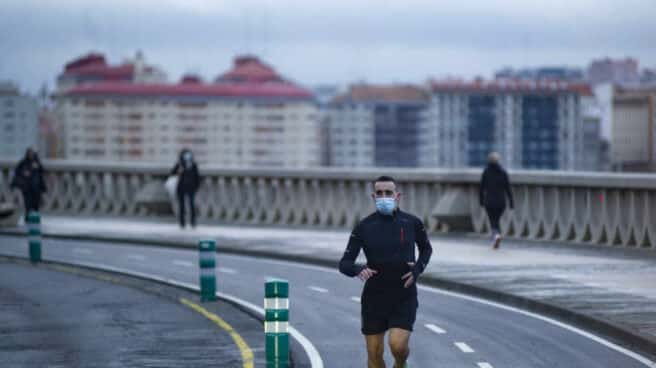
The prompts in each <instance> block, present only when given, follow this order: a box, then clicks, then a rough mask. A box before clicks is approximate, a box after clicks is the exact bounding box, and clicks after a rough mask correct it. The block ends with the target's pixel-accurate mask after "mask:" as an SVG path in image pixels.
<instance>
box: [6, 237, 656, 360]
mask: <svg viewBox="0 0 656 368" xmlns="http://www.w3.org/2000/svg"><path fill="white" fill-rule="evenodd" d="M0 253H4V254H14V255H22V256H25V255H26V254H27V246H26V244H25V240H24V239H22V238H20V237H11V236H2V237H0ZM43 254H44V258H46V259H53V260H60V261H69V262H86V263H99V264H105V265H109V266H113V267H120V268H125V269H130V270H134V271H139V272H145V273H150V274H154V275H158V276H165V277H169V278H172V279H176V280H180V281H183V282H193V283H197V279H198V271H197V269H196V262H197V258H198V254H197V252H196V251H193V250H183V249H165V248H158V247H149V246H135V245H119V244H112V243H107V242H92V241H74V240H61V239H47V240H45V241H44V250H43ZM336 262H337V260H336ZM217 271H218V272H217V275H218V278H219V290H220V291H222V292H225V293H227V294H231V295H234V296H237V297H239V298H242V299H244V300H247V301H249V302H251V303H254V304H257V305H261V303H262V297H263V295H262V283H263V282H264V280H265V279H266V278H269V277H278V278H284V279H288V280H289V281H290V288H291V291H290V294H291V295H290V302H291V307H290V308H291V309H290V310H291V323H292V324H293V325H294V326H295V327H296V328H297V329H298V330H300V331H301V332H302V333H303V334H305V335H306V336H307V337H308V338H309V339H310V340H311V341H312V342H313V343H314V345H315V346H316V347H317V348H318V350H319V353H320V354H321V356H322V358H323V361H324V364H325V366H326V367H329V368H332V367H340V368H341V367H345V368H346V367H362V366H363V365H364V362H365V361H366V356H365V351H364V346H363V339H362V336H361V335H360V332H359V328H360V318H359V307H360V306H359V301H358V299H357V298H358V297H359V295H360V291H361V283H360V282H359V281H358V280H356V279H348V278H346V277H344V276H342V275H340V274H338V273H337V272H335V271H334V270H328V269H323V268H317V267H309V266H304V265H299V264H295V263H286V262H279V261H272V260H264V259H254V258H248V257H238V256H228V255H219V268H218V270H217ZM419 303H420V307H419V311H418V314H417V322H416V324H415V332H414V333H413V335H412V339H411V350H412V353H411V358H410V360H409V362H410V365H411V366H413V367H449V368H459V367H480V368H490V367H492V368H494V367H510V368H523V367H545V368H547V367H548V368H554V367H571V368H575V367H576V368H578V367H622V368H631V367H645V366H646V365H645V364H643V363H640V362H639V361H637V360H635V359H633V358H631V357H629V356H627V355H625V354H623V353H620V352H618V351H616V350H614V349H611V348H610V347H608V346H606V345H604V344H602V343H599V342H598V341H595V340H593V339H591V338H588V337H584V336H582V335H581V334H578V333H575V332H572V331H570V330H568V329H566V328H562V327H561V326H558V325H555V324H552V323H548V322H545V321H544V320H541V319H538V318H533V317H530V316H527V315H525V314H522V313H518V312H517V311H514V310H507V309H501V308H498V307H495V306H491V305H488V304H484V303H480V302H475V301H472V300H468V299H463V298H460V297H456V296H454V295H451V294H445V293H442V292H439V291H435V290H433V289H427V288H422V289H420V294H419ZM387 361H388V364H389V362H391V360H390V356H389V354H387ZM301 366H302V364H301Z"/></svg>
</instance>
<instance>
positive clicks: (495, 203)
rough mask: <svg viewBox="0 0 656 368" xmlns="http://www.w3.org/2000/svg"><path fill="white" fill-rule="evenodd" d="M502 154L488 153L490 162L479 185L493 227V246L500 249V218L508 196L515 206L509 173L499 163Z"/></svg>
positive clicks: (482, 201) (480, 196) (481, 197)
mask: <svg viewBox="0 0 656 368" xmlns="http://www.w3.org/2000/svg"><path fill="white" fill-rule="evenodd" d="M499 160H500V156H499V154H498V153H497V152H492V153H490V154H489V155H488V164H487V167H486V168H485V170H484V171H483V175H482V176H481V183H480V187H479V201H480V204H481V206H482V207H485V211H486V212H487V216H488V218H489V220H490V227H491V228H492V248H493V249H498V248H499V245H500V244H501V228H500V226H499V219H500V218H501V216H502V215H503V212H504V211H505V209H506V196H507V197H508V203H509V205H510V208H511V209H513V208H514V207H515V204H514V201H513V194H512V190H511V189H510V180H509V179H508V173H507V172H506V170H504V169H503V167H501V165H500V164H499Z"/></svg>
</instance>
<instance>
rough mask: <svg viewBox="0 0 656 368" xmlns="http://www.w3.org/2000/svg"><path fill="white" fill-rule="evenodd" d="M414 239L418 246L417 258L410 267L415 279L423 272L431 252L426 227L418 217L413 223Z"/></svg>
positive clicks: (431, 248) (431, 247)
mask: <svg viewBox="0 0 656 368" xmlns="http://www.w3.org/2000/svg"><path fill="white" fill-rule="evenodd" d="M415 241H416V242H417V248H419V258H418V259H417V263H416V264H415V266H414V267H413V269H412V274H413V276H414V277H415V281H416V280H417V277H418V276H419V275H420V274H421V273H422V272H424V270H425V269H426V266H428V262H429V261H430V258H431V255H432V254H433V246H431V243H430V240H428V234H427V233H426V227H425V226H424V224H423V223H422V222H421V220H419V219H417V222H416V223H415Z"/></svg>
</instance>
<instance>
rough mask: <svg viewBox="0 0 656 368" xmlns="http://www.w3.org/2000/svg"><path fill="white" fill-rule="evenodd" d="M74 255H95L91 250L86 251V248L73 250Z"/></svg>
mask: <svg viewBox="0 0 656 368" xmlns="http://www.w3.org/2000/svg"><path fill="white" fill-rule="evenodd" d="M73 253H80V254H91V253H93V252H92V251H90V250H89V249H84V248H73Z"/></svg>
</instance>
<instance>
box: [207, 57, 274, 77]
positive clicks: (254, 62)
mask: <svg viewBox="0 0 656 368" xmlns="http://www.w3.org/2000/svg"><path fill="white" fill-rule="evenodd" d="M216 81H217V82H219V83H222V82H234V83H248V82H251V83H262V82H282V81H283V78H282V77H281V76H280V75H278V73H276V71H275V70H274V69H273V68H271V67H270V66H268V65H266V64H264V63H262V62H261V61H260V60H259V59H258V58H257V57H255V56H238V57H236V58H235V61H234V66H233V68H232V69H231V70H229V71H228V72H226V73H224V74H222V75H220V76H218V77H217V78H216Z"/></svg>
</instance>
